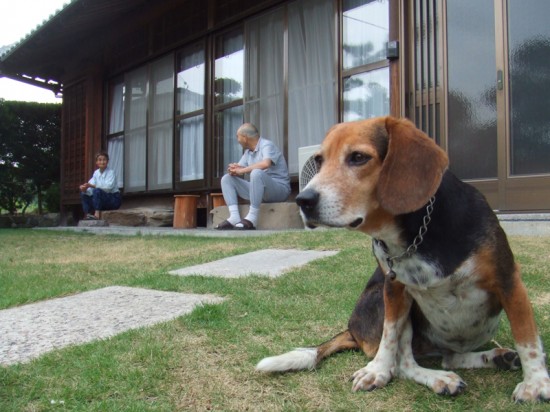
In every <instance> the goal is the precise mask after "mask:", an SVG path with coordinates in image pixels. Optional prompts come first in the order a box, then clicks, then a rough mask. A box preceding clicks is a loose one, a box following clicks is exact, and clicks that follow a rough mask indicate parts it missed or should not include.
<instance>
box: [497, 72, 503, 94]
mask: <svg viewBox="0 0 550 412" xmlns="http://www.w3.org/2000/svg"><path fill="white" fill-rule="evenodd" d="M497 89H498V90H502V89H504V73H503V72H502V70H497Z"/></svg>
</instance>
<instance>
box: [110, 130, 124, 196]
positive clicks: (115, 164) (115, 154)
mask: <svg viewBox="0 0 550 412" xmlns="http://www.w3.org/2000/svg"><path fill="white" fill-rule="evenodd" d="M107 153H109V167H110V168H111V169H113V170H114V171H115V173H116V177H117V183H118V187H119V188H121V187H124V173H123V166H124V137H123V136H117V137H113V138H112V139H109V143H108V145H107Z"/></svg>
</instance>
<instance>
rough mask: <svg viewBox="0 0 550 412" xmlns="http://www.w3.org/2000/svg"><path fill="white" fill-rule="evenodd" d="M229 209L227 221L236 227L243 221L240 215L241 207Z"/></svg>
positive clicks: (229, 207)
mask: <svg viewBox="0 0 550 412" xmlns="http://www.w3.org/2000/svg"><path fill="white" fill-rule="evenodd" d="M227 208H228V209H229V217H228V218H227V221H228V222H229V223H231V224H232V225H235V224H237V223H239V222H240V221H241V214H240V213H239V205H230V206H227Z"/></svg>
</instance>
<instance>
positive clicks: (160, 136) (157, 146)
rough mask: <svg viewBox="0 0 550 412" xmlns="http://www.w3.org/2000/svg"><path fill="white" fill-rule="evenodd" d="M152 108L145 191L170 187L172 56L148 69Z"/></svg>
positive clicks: (172, 103) (172, 101)
mask: <svg viewBox="0 0 550 412" xmlns="http://www.w3.org/2000/svg"><path fill="white" fill-rule="evenodd" d="M151 88H152V89H151V93H152V95H153V96H152V97H153V98H152V108H151V110H150V111H149V125H150V126H149V133H148V134H149V139H148V141H149V143H148V189H169V188H171V187H172V158H173V156H172V153H173V149H172V145H173V138H172V136H173V126H172V119H173V116H174V63H173V57H172V55H168V56H167V57H165V58H163V59H161V60H158V61H157V62H155V63H153V64H152V66H151Z"/></svg>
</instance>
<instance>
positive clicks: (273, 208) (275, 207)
mask: <svg viewBox="0 0 550 412" xmlns="http://www.w3.org/2000/svg"><path fill="white" fill-rule="evenodd" d="M249 207H250V206H249V205H239V212H240V214H241V218H244V217H245V216H246V215H247V213H248V209H249ZM210 213H211V215H212V227H216V226H217V225H218V224H219V223H221V222H223V221H224V220H225V219H227V218H228V217H229V210H228V209H227V206H219V207H216V208H214V209H212V211H211V212H210ZM303 228H304V223H303V222H302V218H301V217H300V210H299V208H298V206H297V205H296V203H293V202H292V203H291V202H282V203H262V205H261V206H260V217H259V219H258V227H257V228H256V229H259V230H284V229H303Z"/></svg>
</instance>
